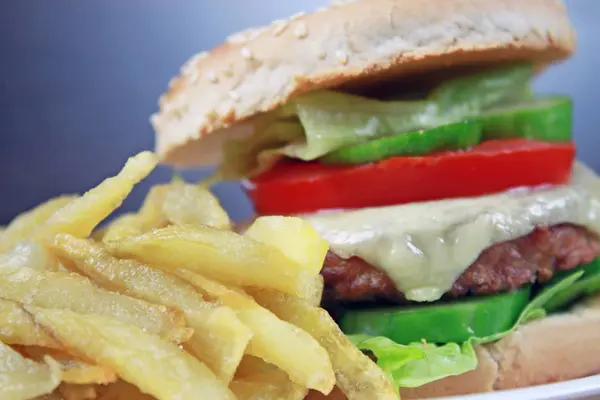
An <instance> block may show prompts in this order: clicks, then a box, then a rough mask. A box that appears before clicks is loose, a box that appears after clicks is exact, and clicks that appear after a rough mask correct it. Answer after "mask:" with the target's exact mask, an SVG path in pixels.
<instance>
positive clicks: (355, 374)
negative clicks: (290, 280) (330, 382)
mask: <svg viewBox="0 0 600 400" xmlns="http://www.w3.org/2000/svg"><path fill="white" fill-rule="evenodd" d="M250 293H251V294H252V296H253V297H254V298H255V299H256V301H257V302H258V303H259V304H261V305H262V306H263V307H266V308H268V309H269V310H271V311H272V312H274V313H275V315H277V316H278V317H279V318H281V319H283V320H285V321H288V322H290V323H292V324H294V325H296V326H298V327H300V328H302V329H304V330H305V331H306V332H308V333H310V334H311V335H312V336H313V337H314V338H315V339H317V340H318V341H319V343H321V345H322V346H323V347H325V349H327V351H328V352H329V356H330V358H331V362H332V363H333V367H334V369H335V374H336V379H337V385H338V386H339V388H340V389H341V390H342V392H344V394H345V395H346V396H347V397H348V399H349V400H374V399H390V400H397V398H398V396H397V395H396V393H395V391H394V387H393V385H392V384H391V382H390V381H389V380H388V379H387V377H386V376H385V374H384V373H383V371H382V370H381V369H380V368H379V367H378V366H377V365H376V364H375V363H374V362H373V361H371V359H370V358H369V357H367V356H366V355H364V354H363V353H362V352H361V351H360V350H358V348H357V347H356V346H354V345H353V344H352V342H350V340H349V339H348V338H347V337H346V336H345V335H344V334H343V333H342V331H341V330H340V328H339V327H338V326H337V324H336V323H335V322H334V321H333V319H331V317H330V316H329V314H327V312H326V311H325V310H323V309H322V308H318V307H314V306H312V305H310V304H308V303H307V302H305V301H303V300H301V299H298V298H295V297H292V296H289V295H286V294H284V293H278V292H275V291H270V290H260V289H256V290H251V291H250Z"/></svg>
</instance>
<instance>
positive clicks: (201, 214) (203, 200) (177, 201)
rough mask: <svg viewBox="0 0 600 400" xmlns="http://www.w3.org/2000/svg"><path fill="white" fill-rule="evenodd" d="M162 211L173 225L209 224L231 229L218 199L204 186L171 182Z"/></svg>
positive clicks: (217, 227) (227, 217) (218, 227)
mask: <svg viewBox="0 0 600 400" xmlns="http://www.w3.org/2000/svg"><path fill="white" fill-rule="evenodd" d="M163 212H164V214H165V216H166V218H167V219H168V220H169V222H170V223H172V224H175V225H193V226H209V227H212V228H216V229H231V221H230V220H229V216H228V215H227V212H226V211H225V210H224V209H223V207H221V204H220V203H219V200H218V199H217V198H216V197H215V196H214V195H213V194H212V193H211V192H210V191H209V190H208V189H207V188H205V187H201V186H199V185H191V184H186V183H184V182H182V181H176V182H173V183H171V185H170V187H169V190H168V191H167V193H166V196H165V201H164V203H163Z"/></svg>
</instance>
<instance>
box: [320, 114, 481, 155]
mask: <svg viewBox="0 0 600 400" xmlns="http://www.w3.org/2000/svg"><path fill="white" fill-rule="evenodd" d="M481 132H482V125H481V123H480V122H478V121H474V120H466V121H461V122H456V123H453V124H448V125H441V126H439V127H436V128H432V129H427V130H419V131H413V132H408V133H403V134H401V135H397V136H389V137H384V138H381V139H376V140H372V141H370V142H367V143H363V144H358V145H355V146H350V147H345V148H342V149H339V150H336V151H334V152H332V153H329V154H327V155H325V156H323V157H322V158H321V161H322V162H324V163H328V164H365V163H369V162H375V161H380V160H383V159H386V158H389V157H393V156H420V155H425V154H429V153H433V152H437V151H443V150H459V149H466V148H469V147H471V146H474V145H476V144H478V143H479V142H480V140H481Z"/></svg>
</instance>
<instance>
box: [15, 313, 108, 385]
mask: <svg viewBox="0 0 600 400" xmlns="http://www.w3.org/2000/svg"><path fill="white" fill-rule="evenodd" d="M28 315H29V318H31V319H33V317H32V316H31V314H29V313H28ZM19 348H20V349H18V351H19V352H20V353H21V354H23V355H24V356H26V357H27V358H29V359H31V360H34V361H37V362H42V361H44V359H45V358H46V357H51V358H52V359H53V360H54V361H56V362H57V363H58V364H59V366H60V368H61V371H62V373H61V380H62V381H63V382H64V383H69V384H73V385H88V384H99V385H107V384H109V383H111V382H115V381H116V380H117V375H116V374H115V372H114V371H112V370H111V369H109V368H106V367H102V366H99V365H92V364H90V363H88V362H85V361H82V360H77V359H74V358H73V356H72V355H71V354H69V353H67V352H66V350H63V349H48V348H44V347H39V346H19ZM15 350H17V349H15Z"/></svg>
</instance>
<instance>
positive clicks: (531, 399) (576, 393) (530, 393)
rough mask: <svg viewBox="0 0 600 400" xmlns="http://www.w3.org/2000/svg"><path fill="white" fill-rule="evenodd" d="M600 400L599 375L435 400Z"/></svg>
mask: <svg viewBox="0 0 600 400" xmlns="http://www.w3.org/2000/svg"><path fill="white" fill-rule="evenodd" d="M458 399H460V400H505V399H510V400H566V399H578V400H583V399H585V400H600V375H596V376H590V377H589V378H582V379H575V380H572V381H567V382H560V383H553V384H550V385H543V386H535V387H530V388H526V389H516V390H505V391H502V392H494V393H486V394H473V395H468V396H453V397H444V398H439V399H437V400H458Z"/></svg>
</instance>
